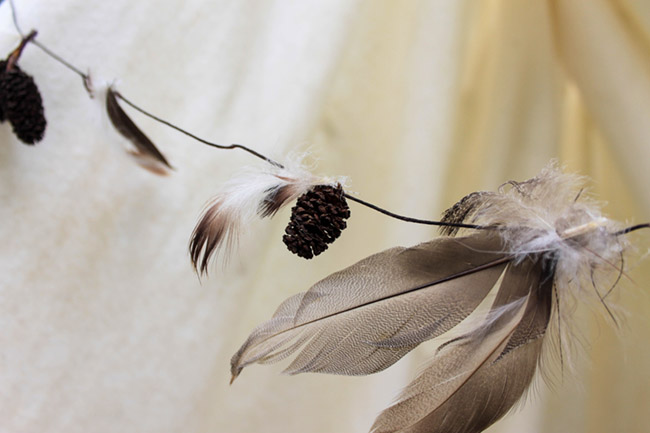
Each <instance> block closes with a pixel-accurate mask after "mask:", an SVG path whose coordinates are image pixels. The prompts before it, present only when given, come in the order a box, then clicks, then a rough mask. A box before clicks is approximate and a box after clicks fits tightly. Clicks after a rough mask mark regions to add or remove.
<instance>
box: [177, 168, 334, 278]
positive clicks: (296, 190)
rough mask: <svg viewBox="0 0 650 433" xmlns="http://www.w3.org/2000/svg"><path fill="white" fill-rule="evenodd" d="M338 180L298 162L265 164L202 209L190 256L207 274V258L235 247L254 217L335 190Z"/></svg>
mask: <svg viewBox="0 0 650 433" xmlns="http://www.w3.org/2000/svg"><path fill="white" fill-rule="evenodd" d="M340 182H341V180H333V179H330V178H322V177H317V176H315V175H313V174H311V173H310V172H309V171H308V170H306V169H305V168H303V167H302V166H301V165H300V164H299V163H295V164H290V165H287V166H286V167H285V166H277V165H267V166H265V168H264V169H262V170H260V169H257V170H248V171H247V172H245V173H244V174H242V175H241V176H239V177H236V178H234V179H232V180H230V181H229V182H228V183H227V184H226V185H225V187H224V188H223V190H222V191H221V192H220V193H219V194H217V196H216V197H214V198H213V199H212V200H211V201H210V202H209V203H208V204H207V205H206V207H205V210H204V211H203V215H202V216H201V218H200V219H199V222H198V223H197V225H196V227H195V228H194V231H193V232H192V236H191V239H190V246H189V250H190V257H191V259H192V264H193V265H194V268H195V269H196V271H197V272H199V273H200V274H206V273H207V270H208V265H209V262H210V258H211V257H213V256H214V255H215V254H216V253H218V252H219V250H220V249H222V248H225V250H226V251H225V256H228V255H229V253H230V250H232V248H233V247H234V246H235V244H236V242H237V239H238V236H239V234H240V232H241V230H242V228H243V227H244V226H245V225H246V224H247V223H248V222H250V221H251V220H252V219H253V218H255V217H256V216H259V217H260V218H265V217H272V216H273V215H275V214H276V213H277V212H278V210H280V209H281V208H282V207H283V206H285V205H286V204H287V203H289V202H291V201H292V200H295V199H296V198H298V197H299V196H302V195H303V194H306V193H307V192H309V191H311V190H312V189H314V188H315V187H327V188H337V185H340Z"/></svg>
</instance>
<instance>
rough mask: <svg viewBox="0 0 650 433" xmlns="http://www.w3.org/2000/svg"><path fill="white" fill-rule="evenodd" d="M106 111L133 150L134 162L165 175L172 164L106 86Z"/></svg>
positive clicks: (112, 91)
mask: <svg viewBox="0 0 650 433" xmlns="http://www.w3.org/2000/svg"><path fill="white" fill-rule="evenodd" d="M106 111H107V112H108V117H109V119H110V120H111V123H112V124H113V126H114V127H115V129H116V130H117V131H118V132H119V133H120V134H121V135H122V136H123V137H124V138H126V139H127V140H129V141H130V142H131V143H132V144H133V146H134V148H135V149H134V150H131V151H129V154H130V155H131V156H133V158H134V159H135V160H136V162H137V163H138V164H139V165H140V166H141V167H143V168H145V169H146V170H149V171H151V172H152V173H155V174H158V175H167V174H169V170H171V169H172V166H171V165H170V164H169V162H167V159H166V158H165V156H164V155H163V154H162V153H161V152H160V151H159V150H158V149H157V148H156V146H155V145H154V144H153V142H152V141H151V140H149V138H148V137H147V136H146V135H144V133H143V132H142V131H141V130H140V129H139V128H138V127H137V126H136V125H135V123H133V120H131V118H130V117H129V116H128V115H127V114H126V113H125V112H124V110H122V107H120V105H119V104H118V102H117V97H116V96H115V91H114V90H113V89H112V88H110V87H109V88H108V90H107V92H106Z"/></svg>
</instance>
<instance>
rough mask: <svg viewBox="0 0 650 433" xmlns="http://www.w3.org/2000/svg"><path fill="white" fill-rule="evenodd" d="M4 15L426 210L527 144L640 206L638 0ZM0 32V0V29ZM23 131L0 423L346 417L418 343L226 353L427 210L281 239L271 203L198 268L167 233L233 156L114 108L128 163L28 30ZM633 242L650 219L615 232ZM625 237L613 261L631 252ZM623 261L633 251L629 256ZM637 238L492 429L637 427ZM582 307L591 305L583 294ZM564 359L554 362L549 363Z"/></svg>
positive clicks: (648, 60)
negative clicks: (324, 367)
mask: <svg viewBox="0 0 650 433" xmlns="http://www.w3.org/2000/svg"><path fill="white" fill-rule="evenodd" d="M16 6H17V9H18V17H19V20H20V22H21V25H22V27H23V29H24V30H26V31H27V30H29V29H31V28H36V29H38V31H39V40H40V41H41V42H43V43H44V44H46V45H47V46H48V47H50V48H52V49H53V50H55V51H56V52H57V53H59V54H61V55H63V56H64V57H65V58H66V59H68V60H69V61H71V62H72V63H74V64H75V65H77V66H78V67H79V68H81V69H82V70H86V69H90V71H91V73H92V76H93V77H94V79H95V80H96V81H97V82H100V81H102V80H106V81H113V80H117V83H118V89H119V90H120V91H121V92H122V93H123V94H124V95H125V96H127V97H128V98H130V99H131V100H133V101H134V102H136V103H138V104H139V105H141V106H142V107H143V108H145V109H149V110H151V111H153V112H155V113H156V114H157V115H160V116H162V117H164V118H166V119H169V120H171V121H173V122H175V123H177V124H179V125H181V126H183V127H185V128H187V129H189V130H191V131H192V132H194V133H196V134H198V135H199V136H202V137H205V138H208V139H212V140H214V141H217V142H220V143H224V144H229V143H232V142H237V143H244V144H246V145H249V146H252V147H254V148H256V149H258V150H259V151H261V152H264V153H267V154H269V155H270V156H272V157H274V158H277V159H280V160H281V159H282V158H283V157H284V156H286V155H287V154H288V153H289V152H301V151H304V150H306V149H309V150H310V151H311V153H312V156H313V157H314V158H315V159H318V165H317V169H316V171H317V172H319V173H322V174H327V175H347V176H349V177H350V189H351V190H352V191H355V192H358V193H359V195H360V197H362V198H365V199H367V200H370V201H372V202H375V203H377V204H379V205H382V206H384V207H387V208H390V209H392V210H394V211H397V212H399V213H403V214H408V215H411V216H415V217H422V218H435V217H437V216H438V215H439V214H440V213H441V212H442V211H443V210H444V209H445V208H446V207H447V206H449V205H451V204H453V202H454V201H455V200H457V199H458V198H460V197H462V196H463V195H464V194H466V193H468V192H470V191H474V190H477V189H494V188H496V187H497V186H498V185H499V184H501V183H502V182H504V181H506V180H508V179H512V178H514V179H524V178H528V177H531V176H533V175H535V174H536V173H537V171H538V170H539V169H540V168H541V167H543V166H544V165H545V164H546V163H547V162H548V160H549V159H550V158H554V157H556V158H559V159H560V161H561V162H562V163H564V164H566V165H567V167H568V168H569V169H570V170H572V171H578V172H580V173H582V174H585V175H589V176H591V177H592V178H593V179H594V182H593V184H592V186H593V191H594V192H595V193H596V194H598V195H599V197H600V198H601V199H603V200H605V201H607V202H608V204H607V207H606V209H607V211H608V212H609V213H610V214H611V215H612V216H613V217H616V218H619V219H623V220H628V221H631V222H632V221H634V222H642V221H646V220H649V219H650V194H648V192H647V191H648V189H647V185H648V183H649V181H650V174H649V172H648V170H647V164H648V161H649V160H650V144H649V143H648V140H649V139H650V138H649V137H650V121H648V113H650V38H649V36H648V35H649V34H650V7H649V6H648V4H647V2H644V1H642V0H621V1H615V0H591V1H590V2H576V1H571V0H530V1H528V2H522V1H517V0H484V1H481V2H473V1H470V0H429V1H415V0H412V1H403V2H396V1H388V0H386V1H362V0H338V1H336V0H328V1H325V0H321V1H316V0H309V1H302V2H289V1H282V0H275V1H274V0H264V1H262V0H255V1H253V0H243V1H224V0H219V1H212V2H202V1H197V0H189V1H184V2H177V1H165V2H132V1H127V0H115V1H112V2H102V1H88V0H60V1H56V2H52V1H46V0H25V1H21V0H16ZM18 42H19V38H18V36H17V34H16V33H15V31H14V29H13V26H12V23H11V14H10V10H9V5H8V3H7V2H5V3H4V4H2V5H1V6H0V49H2V50H4V52H5V53H8V52H9V51H10V50H11V49H13V47H14V46H15V45H16V44H17V43H18ZM20 65H21V67H22V68H23V69H24V70H26V71H27V72H29V73H30V74H32V75H33V76H34V77H35V80H36V82H37V83H38V85H39V87H40V89H41V92H42V95H43V99H44V103H45V110H46V116H47V119H48V122H49V124H48V130H47V132H46V137H45V139H44V141H43V142H42V143H40V144H38V145H37V146H35V147H27V146H24V145H22V144H21V143H19V142H18V141H17V140H16V139H15V138H14V137H13V135H12V133H11V130H10V127H9V125H6V124H4V125H2V126H0V240H1V242H0V431H3V432H16V433H37V432H43V431H48V432H72V433H74V432H98V433H101V432H123V431H133V432H215V431H219V432H233V433H237V432H242V433H243V432H257V431H265V432H269V433H273V432H314V433H319V432H322V433H326V432H363V431H366V430H367V429H368V428H369V426H370V425H371V423H372V421H373V419H374V416H375V415H376V414H377V413H378V411H380V410H381V409H382V408H384V407H385V406H386V405H387V404H388V403H389V402H390V401H391V399H392V398H393V397H394V396H396V395H397V392H398V390H399V389H400V387H402V386H404V385H405V384H406V383H408V381H409V380H410V378H412V377H413V375H414V374H415V372H416V371H417V369H418V368H419V367H420V366H422V364H423V363H424V362H425V361H426V359H427V358H428V356H429V353H427V351H426V350H416V351H415V352H414V353H413V354H411V355H409V356H407V357H406V358H405V359H404V360H402V361H400V362H399V363H398V364H396V365H395V366H393V367H391V368H390V369H389V370H387V371H385V372H382V373H380V374H377V375H374V376H371V377H365V378H349V377H336V376H323V375H299V376H295V377H288V376H282V375H280V374H279V372H280V371H281V366H272V367H257V366H255V367H252V368H250V369H248V370H247V371H245V372H244V373H243V374H242V376H241V377H240V378H239V379H238V380H237V381H236V382H235V384H234V385H233V386H228V380H229V376H230V375H229V359H230V356H231V355H232V353H234V352H235V351H236V350H237V348H238V347H239V345H240V344H241V343H242V342H243V341H244V339H245V338H246V336H247V335H248V333H249V331H250V330H251V329H252V328H253V327H254V326H255V325H256V324H257V323H259V322H261V321H263V320H265V319H266V318H268V317H269V316H270V315H271V314H272V312H273V311H274V309H275V307H276V306H277V305H278V304H279V303H280V302H281V301H282V300H283V299H284V298H285V297H287V296H289V295H291V294H294V293H296V292H298V291H303V290H306V289H307V288H308V287H309V286H310V285H311V284H313V283H314V282H316V281H317V280H318V279H320V278H322V277H324V276H326V275H327V274H329V273H331V272H333V271H335V270H337V269H340V268H342V267H345V266H347V265H349V264H351V263H353V262H355V261H357V260H359V259H361V258H363V257H365V256H366V255H369V254H371V253H373V252H376V251H378V250H381V249H384V248H388V247H391V246H394V245H397V244H401V245H409V244H413V243H417V242H420V241H423V240H427V239H429V238H431V237H432V236H434V235H435V232H434V231H433V230H432V229H430V228H427V227H418V226H413V225H409V224H406V223H401V222H398V221H394V220H390V219H388V218H386V217H383V216H381V215H379V214H376V213H374V212H372V211H370V210H367V209H364V208H360V207H359V206H355V205H352V213H353V215H352V218H351V219H350V221H349V228H348V229H347V230H346V231H345V232H344V234H343V236H342V237H341V238H340V239H339V240H338V241H337V242H336V243H335V244H334V245H333V246H332V247H331V248H330V250H328V252H327V253H325V254H323V255H322V256H320V257H318V258H316V259H314V260H312V261H304V260H302V259H300V258H298V257H296V256H293V255H291V254H290V253H289V252H288V251H286V250H285V249H284V245H283V244H282V242H281V236H282V232H283V229H284V225H285V224H286V222H287V221H288V212H287V210H285V211H283V212H281V213H280V214H279V215H278V216H277V217H276V218H275V219H274V220H272V221H262V222H256V223H254V224H253V225H251V227H250V228H249V230H248V233H247V235H246V236H244V237H243V238H242V240H241V245H240V249H239V253H238V255H237V256H236V257H234V258H233V259H231V260H230V262H229V264H228V266H226V267H221V266H218V265H217V266H214V267H213V268H212V269H211V275H210V277H209V278H207V279H204V280H203V281H199V280H198V278H197V277H196V275H195V274H194V273H193V270H192V269H191V266H190V262H189V257H188V254H187V243H188V239H189V235H190V233H191V231H192V228H193V226H194V223H195V221H196V219H197V217H198V215H199V211H200V209H201V208H202V206H203V205H204V203H205V202H206V201H207V200H208V199H209V198H210V197H211V196H212V195H213V194H214V193H215V192H217V190H218V189H219V186H220V185H221V184H222V183H223V182H224V181H225V180H227V179H228V178H229V177H230V176H231V175H233V174H234V173H236V171H237V169H238V168H239V167H243V166H245V165H248V164H251V163H252V164H256V163H257V162H256V161H255V160H254V159H253V158H251V157H250V156H248V155H246V154H244V153H242V152H237V151H218V150H213V149H210V148H207V147H204V146H202V145H200V144H198V143H196V142H193V141H191V140H189V139H187V138H185V137H184V136H182V135H180V134H178V133H176V132H174V131H172V130H170V129H168V128H165V127H164V126H162V125H159V124H156V123H154V122H152V121H150V120H149V119H146V118H144V117H142V116H140V115H137V114H135V113H133V112H132V111H130V113H131V114H132V115H133V118H134V119H135V120H136V122H137V123H138V124H139V125H140V126H141V127H142V129H144V130H145V132H146V133H147V135H149V137H150V138H152V139H153V141H154V142H155V143H157V145H158V146H159V148H160V149H161V150H162V151H163V152H164V153H165V154H166V155H167V156H168V158H169V160H170V161H171V163H172V165H173V166H174V167H175V168H176V170H175V171H174V172H173V173H172V174H171V175H170V176H168V177H166V178H160V177H156V176H154V175H152V174H150V173H148V172H146V171H144V170H142V169H140V168H139V167H138V166H137V165H135V164H134V163H133V161H132V160H130V159H129V157H128V156H126V154H125V153H124V151H123V149H122V147H121V146H122V142H121V139H120V137H119V136H117V135H116V134H115V132H113V131H112V129H111V127H110V126H109V125H108V122H107V120H106V119H104V118H103V117H102V110H101V106H100V104H101V101H97V100H90V99H89V98H88V97H87V95H86V93H85V91H84V89H83V87H82V86H81V83H80V79H79V78H78V77H77V76H75V75H74V74H72V73H70V72H69V71H68V70H66V69H64V68H63V67H62V66H61V65H59V64H58V63H56V62H54V61H53V60H52V59H50V58H48V57H46V56H45V55H44V54H43V53H42V52H40V51H39V49H38V48H36V47H34V46H28V47H27V49H26V51H25V53H24V55H23V57H22V58H21V61H20ZM632 238H633V241H634V242H635V243H636V244H638V245H639V252H640V253H644V252H645V251H647V248H648V245H650V236H648V235H644V234H635V235H633V236H632ZM637 262H638V259H632V260H630V261H629V263H630V264H631V265H634V264H635V263H637ZM644 268H645V269H644ZM647 268H648V265H647V261H646V262H641V263H640V264H639V265H637V266H636V268H635V269H633V270H632V271H631V272H630V276H631V279H633V280H634V282H630V281H627V282H625V284H624V285H622V286H621V292H622V295H623V296H621V298H620V299H619V302H620V305H621V307H623V308H624V309H626V310H627V312H628V313H629V314H628V316H629V317H628V321H627V322H626V325H625V326H623V327H622V329H621V330H620V331H619V332H616V331H612V329H611V324H610V323H608V322H607V321H606V320H604V321H602V323H601V322H598V321H595V320H594V316H593V315H592V314H591V313H589V312H579V313H578V315H577V316H578V317H577V318H576V320H580V321H583V322H584V323H585V325H584V327H583V330H584V332H583V333H584V335H585V341H589V342H590V344H584V345H583V346H584V347H582V348H581V349H580V350H579V351H578V355H579V356H577V357H576V358H575V359H576V360H575V361H574V370H573V372H571V373H569V372H567V371H565V376H564V377H565V378H564V379H563V380H558V381H556V384H555V385H554V386H553V389H552V390H548V389H547V388H546V387H545V386H544V385H542V384H541V383H540V384H539V385H538V386H537V388H538V391H537V392H536V393H534V394H533V396H532V397H531V398H529V399H528V401H527V404H526V405H525V406H524V409H523V410H521V411H518V412H517V413H516V415H515V416H510V417H508V418H506V419H505V420H504V421H502V422H500V423H497V424H496V425H495V426H494V427H492V428H491V429H490V431H492V432H505V433H507V432H520V431H526V432H567V431H571V432H589V433H594V432H595V433H598V432H603V433H604V432H608V433H609V432H613V431H625V432H645V431H647V427H646V425H647V424H648V421H649V420H650V418H649V416H650V415H649V414H648V413H647V407H648V401H649V400H650V391H648V389H650V368H649V367H648V366H649V365H650V351H648V349H647V348H645V347H644V346H645V342H646V341H647V339H648V337H649V336H650V324H649V323H648V321H647V319H645V317H647V316H648V313H650V302H649V301H648V298H647V291H648V281H650V277H649V276H648V272H647ZM597 313H599V314H600V313H602V312H597ZM571 376H576V379H570V377H571Z"/></svg>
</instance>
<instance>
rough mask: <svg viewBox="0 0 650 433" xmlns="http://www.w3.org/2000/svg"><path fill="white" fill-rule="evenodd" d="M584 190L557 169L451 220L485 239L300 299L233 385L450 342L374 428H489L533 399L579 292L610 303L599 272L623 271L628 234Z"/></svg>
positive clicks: (251, 345)
mask: <svg viewBox="0 0 650 433" xmlns="http://www.w3.org/2000/svg"><path fill="white" fill-rule="evenodd" d="M582 183H583V180H582V179H581V178H579V177H576V176H572V175H567V174H564V173H562V172H561V170H559V169H558V168H557V167H556V166H555V165H553V164H552V165H550V166H549V167H547V168H546V169H545V170H543V171H542V172H541V173H540V174H539V175H538V176H537V177H535V178H532V179H530V180H528V181H525V182H510V183H508V184H506V185H504V186H503V187H501V188H500V189H499V190H498V191H496V192H481V193H474V194H471V195H469V196H468V197H466V198H464V199H463V200H461V201H460V202H459V203H457V204H456V205H455V206H453V207H452V208H451V209H450V210H449V211H447V212H446V213H445V216H444V219H445V220H446V221H447V222H456V223H457V222H471V223H474V224H477V225H479V226H480V227H481V229H473V230H465V232H464V233H457V232H456V231H455V230H447V231H446V233H447V234H448V235H449V236H444V237H441V238H438V239H434V240H432V241H430V242H426V243H423V244H420V245H417V246H415V247H410V248H401V247H398V248H392V249H389V250H387V251H384V252H381V253H378V254H375V255H372V256H370V257H368V258H366V259H363V260H361V261H360V262H358V263H356V264H354V265H352V266H350V267H348V268H347V269H344V270H342V271H339V272H336V273H334V274H332V275H330V276H328V277H327V278H325V279H323V280H322V281H320V282H318V283H316V284H315V285H314V286H313V287H312V288H311V289H309V290H308V291H307V292H304V293H300V294H297V295H295V296H292V297H291V298H289V299H287V300H286V301H284V302H283V303H282V304H281V305H280V306H279V307H278V309H277V311H276V312H275V314H274V315H273V317H272V318H271V319H270V320H269V321H268V322H266V323H263V324H261V325H260V326H259V327H258V328H256V329H255V330H254V331H253V332H252V333H251V335H250V336H249V337H248V339H247V340H246V342H245V343H244V344H243V345H242V346H241V348H240V349H239V350H238V351H237V353H236V354H235V355H234V356H233V357H232V360H231V372H232V376H233V379H234V378H236V377H237V376H238V375H239V374H240V373H241V371H242V369H243V368H245V367H246V366H248V365H251V364H253V363H262V364H264V363H272V362H276V361H279V360H281V359H285V358H292V359H291V362H290V364H289V366H288V367H287V369H286V370H285V371H286V372H287V373H289V374H296V373H303V372H321V373H331V374H344V375H366V374H371V373H375V372H378V371H381V370H383V369H385V368H387V367H389V366H390V365H392V364H393V363H395V362H396V361H397V360H399V359H400V358H402V357H403V356H404V355H405V354H406V353H408V352H409V351H411V350H412V349H413V348H415V347H416V346H417V345H419V344H420V343H422V342H424V341H427V340H431V339H434V338H436V337H440V339H439V340H438V341H441V344H440V345H439V346H438V349H437V351H436V352H435V354H434V356H433V358H432V360H431V362H430V365H429V366H428V367H427V368H426V369H425V370H424V371H423V372H422V373H421V374H420V375H419V376H418V377H417V378H416V379H415V380H414V381H413V382H412V383H411V384H410V385H408V386H407V387H406V389H404V390H403V391H402V393H401V395H400V396H399V398H398V399H397V401H396V402H395V403H394V404H393V405H392V406H390V407H389V408H388V409H386V410H385V411H384V412H382V413H381V414H380V415H379V417H378V418H377V419H376V421H375V423H374V425H373V426H372V429H371V431H372V432H374V433H380V432H382V433H383V432H422V433H424V432H426V433H477V432H481V431H483V430H484V429H486V428H487V427H488V426H490V425H491V424H493V423H494V422H495V421H497V420H498V419H499V418H501V417H502V416H503V415H504V414H505V413H506V412H508V411H509V410H510V408H511V407H512V406H513V405H514V404H515V403H516V402H517V401H518V400H519V399H520V398H521V397H522V395H523V394H524V393H525V392H526V390H527V389H528V387H529V385H530V383H531V381H532V379H533V377H534V376H535V373H536V371H537V369H538V364H539V361H540V359H541V357H542V351H543V349H544V348H545V347H547V346H549V342H550V341H551V340H553V339H549V338H544V337H545V336H546V334H547V330H548V328H549V323H550V321H551V320H552V319H551V317H552V315H556V314H558V313H559V311H558V308H561V307H562V306H564V305H565V301H566V300H567V295H570V296H569V297H574V298H575V297H580V299H581V300H582V297H581V296H582V295H583V294H594V293H597V294H595V295H592V297H593V298H595V299H596V300H598V301H599V302H603V303H604V296H603V295H602V294H601V292H598V289H599V287H598V282H599V281H601V280H599V279H594V275H599V274H603V275H605V276H610V277H612V278H615V277H616V276H617V275H618V274H619V273H620V272H622V269H621V267H622V261H621V258H622V256H623V254H624V250H625V248H626V245H625V242H624V240H622V239H620V236H618V234H619V232H618V230H619V226H618V224H617V223H615V222H612V221H610V220H608V219H606V218H604V217H603V216H602V215H601V214H600V212H599V210H598V206H597V205H596V204H595V203H593V202H591V201H589V200H587V199H586V198H585V197H584V196H585V194H583V193H582Z"/></svg>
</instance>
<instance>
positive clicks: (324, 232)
mask: <svg viewBox="0 0 650 433" xmlns="http://www.w3.org/2000/svg"><path fill="white" fill-rule="evenodd" d="M349 217H350V208H349V207H348V203H347V201H346V200H345V197H344V196H343V187H342V186H341V185H340V184H338V185H337V186H336V187H333V186H330V185H317V186H315V187H314V188H312V189H311V190H309V191H308V192H306V193H305V194H303V195H301V196H300V197H298V200H297V201H296V205H295V206H294V207H293V209H291V220H290V221H289V224H288V225H287V228H286V229H285V233H286V234H285V235H284V236H283V237H282V241H283V242H284V243H285V245H286V246H287V248H288V249H289V251H291V252H292V253H294V254H297V255H298V256H300V257H303V258H305V259H311V258H312V257H314V256H317V255H319V254H320V253H322V252H323V251H325V250H326V249H327V247H328V244H331V243H332V242H334V241H335V240H336V238H338V237H339V236H340V235H341V231H342V230H343V229H345V227H347V224H346V222H345V220H346V219H347V218H349Z"/></svg>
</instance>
